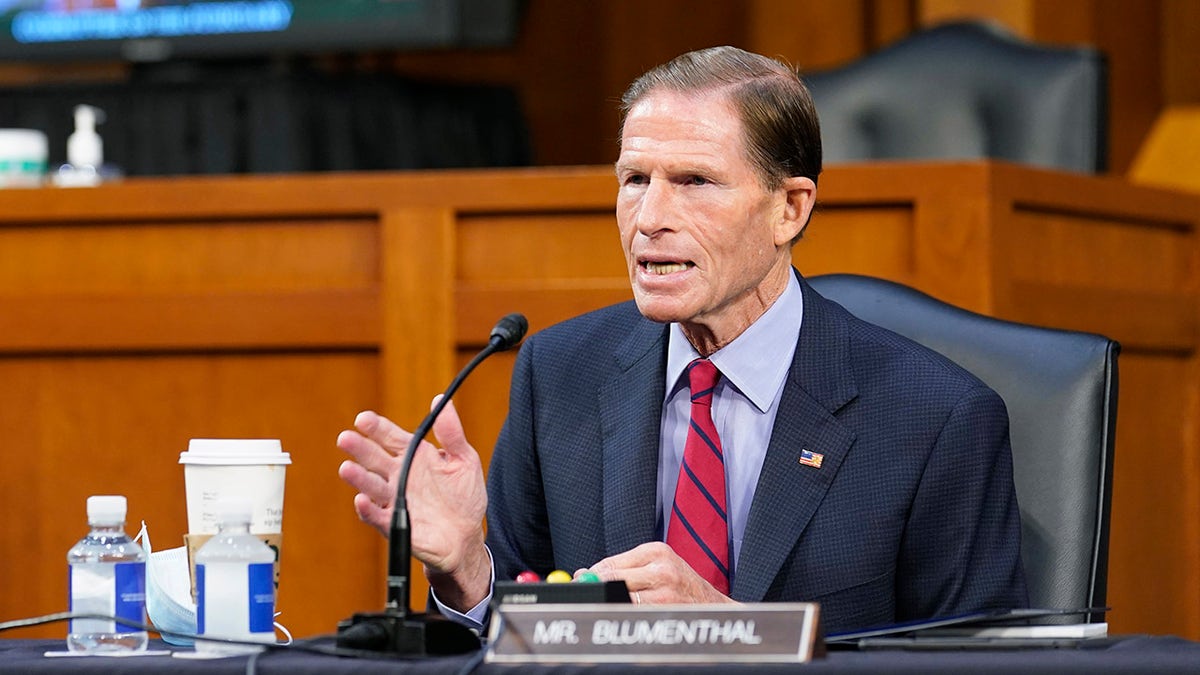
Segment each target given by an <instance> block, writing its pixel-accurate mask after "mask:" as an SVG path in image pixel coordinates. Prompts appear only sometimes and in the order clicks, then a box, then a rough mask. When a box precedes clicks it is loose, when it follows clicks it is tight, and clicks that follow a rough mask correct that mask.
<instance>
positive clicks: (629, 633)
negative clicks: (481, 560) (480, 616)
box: [485, 602, 825, 663]
mask: <svg viewBox="0 0 1200 675" xmlns="http://www.w3.org/2000/svg"><path fill="white" fill-rule="evenodd" d="M824 652H825V650H824V641H823V640H822V635H821V627H820V609H819V606H818V605H816V604H815V603H807V602H795V603H758V604H744V605H613V604H569V605H568V604H562V605H544V604H536V605H522V604H502V605H497V606H495V607H494V608H493V609H492V622H491V626H490V627H489V644H488V652H487V654H486V656H485V659H486V661H487V662H488V663H804V662H806V661H809V660H811V659H813V658H818V657H821V656H824Z"/></svg>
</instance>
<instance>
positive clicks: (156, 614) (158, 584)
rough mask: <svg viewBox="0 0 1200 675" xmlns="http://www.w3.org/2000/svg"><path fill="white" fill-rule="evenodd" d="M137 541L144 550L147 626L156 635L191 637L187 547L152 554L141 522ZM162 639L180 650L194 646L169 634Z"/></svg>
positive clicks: (192, 606) (192, 621)
mask: <svg viewBox="0 0 1200 675" xmlns="http://www.w3.org/2000/svg"><path fill="white" fill-rule="evenodd" d="M138 538H139V539H141V541H142V548H144V549H145V550H146V613H147V614H148V615H149V616H150V622H151V623H153V624H154V627H155V628H157V629H159V630H160V631H169V632H171V633H182V634H184V635H195V633H196V604H195V603H194V602H192V578H191V571H190V570H189V569H188V557H187V547H184V546H180V547H179V548H173V549H170V550H166V551H159V552H157V553H155V552H154V551H153V550H151V548H150V532H149V531H148V530H147V529H146V523H145V522H143V523H142V531H141V532H139V533H138ZM162 639H163V640H164V641H166V642H167V643H169V644H173V645H176V646H180V647H190V646H192V644H193V643H194V642H195V641H194V640H193V639H192V638H185V637H178V636H175V635H170V634H169V633H163V634H162Z"/></svg>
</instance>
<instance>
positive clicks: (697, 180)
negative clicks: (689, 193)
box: [686, 176, 708, 185]
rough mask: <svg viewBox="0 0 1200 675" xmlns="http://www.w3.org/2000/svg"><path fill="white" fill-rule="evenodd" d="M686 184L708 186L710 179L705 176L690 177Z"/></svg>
mask: <svg viewBox="0 0 1200 675" xmlns="http://www.w3.org/2000/svg"><path fill="white" fill-rule="evenodd" d="M686 183H687V184H688V185H708V179H707V178H705V177H704V176H688V178H687V181H686Z"/></svg>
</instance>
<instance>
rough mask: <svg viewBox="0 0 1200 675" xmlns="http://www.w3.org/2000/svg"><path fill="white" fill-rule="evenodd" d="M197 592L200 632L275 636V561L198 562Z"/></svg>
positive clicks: (256, 637) (241, 636)
mask: <svg viewBox="0 0 1200 675" xmlns="http://www.w3.org/2000/svg"><path fill="white" fill-rule="evenodd" d="M196 591H197V596H198V598H199V602H198V603H197V605H196V629H197V632H198V633H199V634H201V635H209V636H212V637H224V638H230V639H235V640H237V639H253V640H259V641H261V640H263V639H264V638H265V639H267V640H273V639H274V636H275V564H274V563H269V562H264V563H249V564H247V563H244V562H210V563H203V564H199V565H196Z"/></svg>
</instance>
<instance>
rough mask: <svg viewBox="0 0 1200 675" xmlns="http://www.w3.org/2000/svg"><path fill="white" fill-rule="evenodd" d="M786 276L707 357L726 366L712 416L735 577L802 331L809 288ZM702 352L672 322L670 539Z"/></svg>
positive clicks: (664, 502)
mask: <svg viewBox="0 0 1200 675" xmlns="http://www.w3.org/2000/svg"><path fill="white" fill-rule="evenodd" d="M788 278H789V283H788V286H787V288H786V289H784V292H783V294H782V295H780V296H779V299H778V300H776V301H775V304H773V305H771V307H770V308H768V309H767V311H766V312H765V313H764V314H763V315H762V316H761V317H759V319H758V320H757V321H755V322H754V323H753V324H751V325H750V327H749V328H747V329H746V331H745V332H743V333H742V334H741V335H739V336H738V337H737V338H736V339H734V341H733V342H730V343H729V344H727V345H725V346H724V347H722V348H721V349H719V350H717V351H716V352H715V353H713V354H712V355H711V356H709V360H710V361H712V362H713V364H714V365H716V367H717V369H718V370H720V371H721V379H720V380H719V381H718V382H717V387H716V392H715V394H714V396H713V404H712V415H713V423H714V424H715V425H716V427H717V435H718V436H719V437H720V439H721V450H722V452H723V453H724V455H725V492H726V510H727V512H728V517H729V535H730V547H729V550H730V551H732V552H733V575H731V577H732V576H736V575H737V564H738V557H739V555H740V553H741V548H742V537H743V535H744V533H745V532H746V520H747V518H748V517H749V515H750V503H751V502H752V501H753V499H754V489H755V487H756V486H757V485H758V474H759V471H760V470H761V469H762V465H763V460H764V459H765V458H766V456H767V445H768V444H769V443H770V441H771V429H772V428H773V427H774V425H775V415H776V413H777V412H778V410H779V400H780V398H782V396H783V385H784V382H785V381H786V380H787V374H788V370H790V369H791V366H792V357H793V356H794V355H795V353H796V341H797V340H798V339H799V336H800V323H801V320H802V318H803V313H804V299H803V294H802V293H801V292H800V282H799V281H797V280H796V276H795V275H794V274H789V275H788ZM698 358H700V353H699V352H697V351H696V348H695V347H693V346H692V345H691V343H690V342H688V340H687V338H686V337H684V335H683V329H682V328H680V326H679V324H671V328H670V342H669V344H668V346H667V373H666V377H667V386H666V391H667V397H666V400H665V401H664V402H663V416H662V435H661V437H660V441H659V448H660V449H661V450H660V452H659V454H658V502H657V504H658V519H659V520H658V528H659V529H658V533H659V537H660V538H661V539H663V540H664V541H665V540H666V533H667V527H668V525H669V524H670V518H671V508H672V506H673V505H674V501H675V483H676V482H677V481H678V479H679V466H680V465H681V464H682V463H683V448H684V444H685V443H686V442H687V432H688V425H689V421H690V419H691V394H690V392H689V391H688V383H687V378H685V377H683V372H684V369H686V368H687V365H688V364H689V363H691V362H692V361H693V360H694V359H698ZM731 580H732V578H731Z"/></svg>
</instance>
